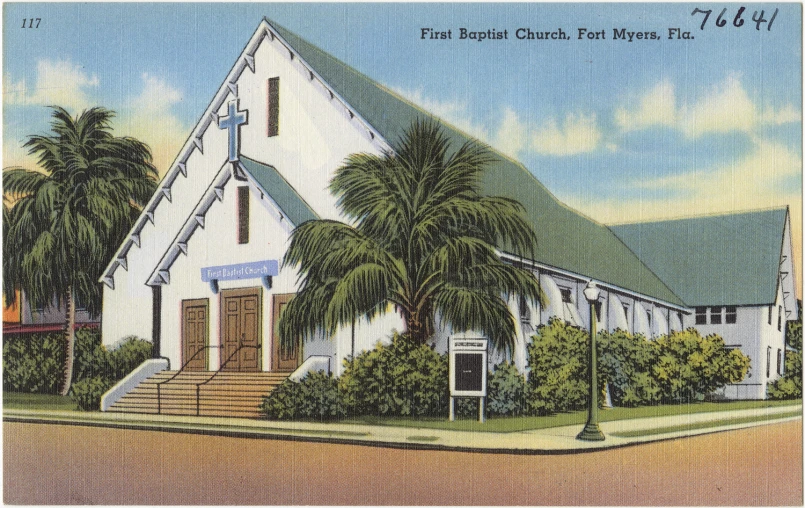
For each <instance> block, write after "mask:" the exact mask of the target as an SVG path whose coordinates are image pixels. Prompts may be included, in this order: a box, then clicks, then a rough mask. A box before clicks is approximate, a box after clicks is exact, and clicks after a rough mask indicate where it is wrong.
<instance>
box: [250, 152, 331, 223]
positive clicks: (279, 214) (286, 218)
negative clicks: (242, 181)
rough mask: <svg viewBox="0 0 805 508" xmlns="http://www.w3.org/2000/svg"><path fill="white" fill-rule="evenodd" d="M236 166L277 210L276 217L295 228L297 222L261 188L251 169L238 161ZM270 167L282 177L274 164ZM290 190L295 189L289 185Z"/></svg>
mask: <svg viewBox="0 0 805 508" xmlns="http://www.w3.org/2000/svg"><path fill="white" fill-rule="evenodd" d="M264 165H266V166H268V164H264ZM238 167H239V168H240V170H241V171H242V172H243V174H245V175H246V178H247V179H248V181H249V183H251V184H252V185H253V186H254V187H255V188H257V189H258V190H259V191H260V193H261V194H263V195H264V196H265V197H266V198H268V202H269V203H270V204H271V206H272V207H273V208H274V210H275V211H276V212H277V218H278V219H279V220H280V222H282V221H287V222H288V224H289V226H290V228H291V229H293V228H295V227H296V226H298V225H299V224H296V223H295V221H293V220H291V217H290V216H289V215H288V214H287V213H286V212H285V210H283V209H282V207H281V206H280V205H279V203H277V201H276V200H275V199H274V196H272V195H271V193H270V192H269V191H268V189H265V188H263V186H262V185H260V182H258V181H257V179H256V178H255V177H254V175H252V173H251V171H249V170H248V169H247V168H246V167H245V166H244V165H243V164H241V163H240V162H238ZM271 168H272V169H273V170H274V171H276V172H277V174H279V175H280V177H282V175H281V174H280V173H279V171H277V169H276V168H274V166H271ZM286 183H287V182H286ZM289 187H290V184H289ZM291 190H293V191H294V192H296V190H295V189H293V187H291ZM297 196H299V194H298V193H297ZM299 199H300V200H302V201H303V202H304V200H303V199H302V197H301V196H299ZM305 205H307V203H305ZM308 208H310V206H308ZM310 210H311V211H312V212H313V214H314V215H315V216H316V217H318V214H317V213H316V212H315V211H314V210H313V209H312V208H310Z"/></svg>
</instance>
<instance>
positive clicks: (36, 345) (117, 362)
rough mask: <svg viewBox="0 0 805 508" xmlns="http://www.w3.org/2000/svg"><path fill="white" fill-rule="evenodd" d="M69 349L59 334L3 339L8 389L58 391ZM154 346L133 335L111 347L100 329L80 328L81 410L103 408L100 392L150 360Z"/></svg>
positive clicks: (74, 392)
mask: <svg viewBox="0 0 805 508" xmlns="http://www.w3.org/2000/svg"><path fill="white" fill-rule="evenodd" d="M64 349H65V347H64V335H63V334H62V333H60V332H56V333H47V334H36V333H34V334H27V335H19V336H12V337H6V338H4V342H3V390H5V391H9V392H25V393H43V394H56V393H58V391H59V388H60V386H61V383H62V381H63V379H64ZM151 349H152V346H151V343H150V342H148V341H145V340H142V339H138V338H135V337H128V338H126V339H124V340H123V341H122V342H121V343H120V344H119V345H118V346H117V347H115V349H112V350H111V351H109V350H107V349H106V347H104V346H103V344H102V343H101V334H100V330H97V329H91V328H79V329H77V330H76V333H75V359H74V364H73V379H72V388H71V390H70V395H71V397H72V398H73V399H74V400H75V401H76V403H77V404H78V405H79V407H81V408H82V409H98V407H99V406H100V397H101V395H102V394H103V393H104V392H105V391H106V390H108V388H109V387H111V386H113V385H114V384H115V383H117V382H118V381H119V380H121V379H123V378H124V377H125V376H126V375H128V374H129V373H130V372H131V371H132V370H134V368H136V367H137V366H138V365H140V364H141V363H142V362H144V361H145V360H147V359H148V358H150V357H151ZM103 387H106V388H103Z"/></svg>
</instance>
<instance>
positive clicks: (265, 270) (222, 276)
mask: <svg viewBox="0 0 805 508" xmlns="http://www.w3.org/2000/svg"><path fill="white" fill-rule="evenodd" d="M275 275H279V262H278V261H277V260H276V259H266V260H264V261H254V262H252V263H240V264H236V265H223V266H208V267H205V268H202V269H201V280H202V281H204V282H210V281H213V280H216V281H222V280H240V279H258V278H260V277H273V276H275Z"/></svg>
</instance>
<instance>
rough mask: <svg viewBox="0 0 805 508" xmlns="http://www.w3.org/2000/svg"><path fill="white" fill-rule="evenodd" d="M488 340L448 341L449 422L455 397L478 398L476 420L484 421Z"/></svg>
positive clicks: (454, 339) (453, 408) (460, 339)
mask: <svg viewBox="0 0 805 508" xmlns="http://www.w3.org/2000/svg"><path fill="white" fill-rule="evenodd" d="M488 343H489V341H488V339H463V338H456V337H453V338H451V339H450V345H449V348H450V355H449V359H450V374H449V375H450V420H451V421H453V420H454V419H455V398H456V397H479V398H480V401H479V404H478V420H479V421H481V422H483V421H484V402H485V398H486V357H487V352H486V351H487V345H488Z"/></svg>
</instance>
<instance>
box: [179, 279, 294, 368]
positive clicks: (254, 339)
mask: <svg viewBox="0 0 805 508" xmlns="http://www.w3.org/2000/svg"><path fill="white" fill-rule="evenodd" d="M293 296H294V295H293V294H292V293H288V294H276V295H273V297H272V322H273V328H274V332H273V334H272V341H271V344H272V348H271V370H272V371H279V372H293V371H294V370H296V368H297V367H299V364H300V360H301V342H300V341H299V340H297V341H295V342H294V344H293V345H292V347H289V348H283V347H281V344H280V340H279V334H278V333H277V327H276V324H277V320H278V319H279V317H280V315H281V314H282V312H283V310H284V308H285V305H287V304H288V302H289V301H290V300H291V298H292V297H293ZM220 306H221V308H220V312H221V314H220V338H221V348H220V362H221V363H220V365H221V370H226V371H237V372H260V371H261V370H263V369H262V357H263V354H262V353H263V352H262V348H263V337H262V330H263V325H262V316H263V301H262V290H261V288H259V287H254V288H242V289H225V290H222V291H221V299H220ZM208 345H209V300H208V299H206V298H203V299H193V300H183V301H182V355H183V357H182V362H183V364H184V363H187V362H188V361H189V363H187V365H186V367H185V370H190V371H200V370H209V369H210V368H211V366H210V365H209V349H208V348H207V347H206V346H208Z"/></svg>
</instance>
